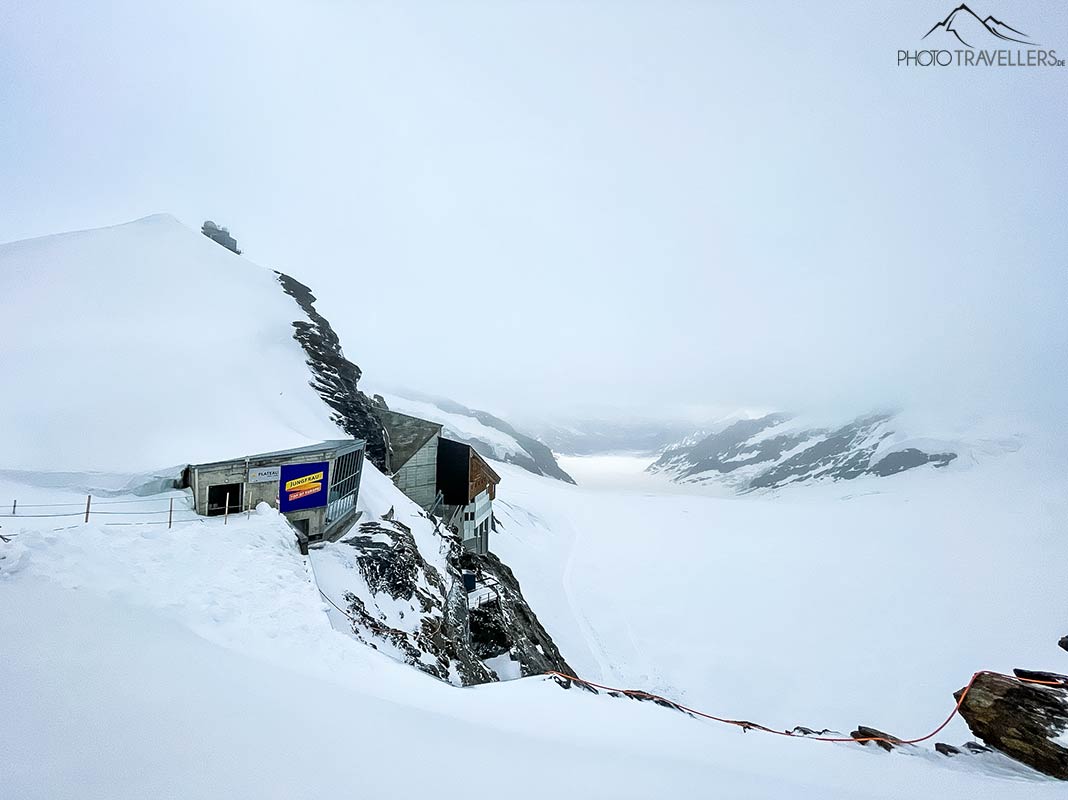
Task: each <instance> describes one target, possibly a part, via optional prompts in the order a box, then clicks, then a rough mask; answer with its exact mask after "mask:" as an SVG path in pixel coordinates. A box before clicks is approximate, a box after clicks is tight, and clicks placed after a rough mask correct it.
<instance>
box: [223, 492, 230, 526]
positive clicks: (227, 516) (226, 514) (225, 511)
mask: <svg viewBox="0 0 1068 800" xmlns="http://www.w3.org/2000/svg"><path fill="white" fill-rule="evenodd" d="M228 519H230V493H229V492H227V493H226V507H225V508H224V509H223V525H225V524H226V521H227V520H228Z"/></svg>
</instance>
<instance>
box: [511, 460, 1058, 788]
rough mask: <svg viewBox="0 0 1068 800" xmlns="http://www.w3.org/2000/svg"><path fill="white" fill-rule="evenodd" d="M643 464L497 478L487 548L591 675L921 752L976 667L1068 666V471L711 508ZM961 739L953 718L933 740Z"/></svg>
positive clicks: (1032, 466) (896, 483)
mask: <svg viewBox="0 0 1068 800" xmlns="http://www.w3.org/2000/svg"><path fill="white" fill-rule="evenodd" d="M576 460H577V459H576ZM592 460H593V461H596V460H598V459H592ZM619 460H620V459H619V458H613V459H611V461H612V464H611V465H610V466H611V468H613V469H618V463H617V462H618V461H619ZM570 463H573V462H570ZM647 463H648V459H645V460H642V459H633V465H632V469H633V472H634V476H635V477H639V476H641V477H642V478H643V480H644V486H643V487H642V488H638V487H637V486H636V485H634V484H633V483H631V482H629V481H626V480H623V479H620V480H618V481H617V482H616V483H617V486H611V485H605V484H603V483H602V484H601V485H600V488H599V489H593V488H583V487H584V486H587V485H589V486H591V487H592V486H594V485H596V484H595V482H593V481H588V482H587V481H584V480H583V477H585V475H586V472H587V470H585V469H583V470H579V469H578V467H575V470H576V474H577V475H579V478H580V486H579V487H578V488H577V489H575V488H569V487H565V486H560V485H555V484H552V483H551V482H547V481H543V480H538V479H534V478H531V477H530V476H528V475H525V474H523V473H522V472H520V471H519V470H515V469H511V468H507V467H506V468H503V470H504V479H505V481H506V482H507V485H508V487H509V492H508V496H507V498H505V499H504V501H503V502H502V501H499V502H498V503H497V506H499V510H498V511H497V513H498V516H499V517H500V521H501V527H500V531H499V532H498V534H497V536H496V537H495V539H494V546H495V548H496V549H497V552H499V553H500V554H501V556H502V558H504V559H506V560H507V561H508V562H509V563H510V564H512V566H513V569H514V570H515V571H516V574H517V576H518V577H519V578H520V579H521V580H522V581H523V585H524V587H525V588H526V594H527V597H528V599H529V600H530V602H531V603H532V604H533V605H535V606H536V607H537V608H538V609H539V615H540V617H541V619H542V621H543V622H544V623H545V624H546V625H547V626H548V627H549V628H550V629H551V630H552V631H553V635H554V638H555V640H556V641H557V643H558V644H559V645H560V647H561V649H562V650H563V651H564V652H565V653H567V656H568V659H569V661H570V662H571V663H572V664H573V665H574V666H575V668H576V669H577V670H579V672H580V673H582V674H584V675H586V676H589V677H590V678H591V679H593V680H597V681H600V682H603V683H606V684H608V685H613V686H620V687H641V688H644V689H647V690H649V691H654V692H659V693H662V694H665V695H667V696H670V697H673V698H676V699H678V700H680V701H682V702H684V703H687V704H688V705H691V706H695V707H697V708H699V709H702V710H705V711H709V712H711V713H714V714H718V715H721V716H725V717H728V718H732V719H748V720H754V721H756V722H760V723H763V724H765V725H770V726H771V727H773V728H776V729H790V728H793V727H794V726H795V725H805V726H808V727H810V728H814V729H816V730H820V729H822V728H825V727H826V728H830V729H834V730H838V731H843V732H848V731H851V730H854V729H855V727H856V726H857V725H859V724H864V725H869V726H874V727H876V728H879V729H881V730H885V731H889V732H891V733H893V734H895V735H897V736H901V737H912V736H917V735H922V734H925V733H927V732H928V731H930V730H932V729H933V728H934V727H935V726H936V725H937V724H938V723H939V722H941V721H942V720H943V719H944V718H945V715H946V714H947V713H948V711H949V710H950V709H951V708H952V707H953V703H954V698H953V694H952V693H953V692H954V691H955V690H957V689H959V688H960V687H961V686H963V685H964V684H965V683H966V682H967V681H968V678H969V677H970V676H971V675H972V673H973V672H975V671H976V670H979V669H995V670H1000V671H1010V670H1011V668H1013V667H1024V668H1031V669H1047V670H1053V671H1057V672H1062V673H1063V672H1065V668H1066V667H1068V656H1066V654H1065V653H1064V652H1063V651H1061V650H1060V649H1059V648H1058V647H1057V641H1058V639H1059V638H1060V637H1061V636H1063V635H1065V633H1068V621H1066V619H1065V615H1064V609H1065V608H1068V584H1066V583H1065V581H1064V580H1063V579H1062V576H1061V573H1062V571H1063V569H1062V565H1063V564H1064V563H1065V562H1066V560H1068V523H1066V522H1065V520H1068V492H1066V491H1065V481H1064V478H1063V474H1064V472H1063V466H1064V465H1063V459H1057V460H1052V459H1051V460H1046V459H1044V458H1037V457H1032V455H1031V454H1029V453H1028V452H1026V451H1020V452H1017V453H1012V454H1003V455H1002V456H1000V457H998V458H995V459H990V460H988V461H985V462H984V463H982V464H980V465H979V467H978V468H975V469H971V470H952V471H947V472H945V473H944V474H940V475H939V476H938V479H937V480H935V479H932V476H931V475H930V474H929V473H926V472H925V471H923V470H914V471H910V472H907V473H904V474H902V475H900V476H898V477H897V478H895V479H894V480H893V481H888V480H884V479H882V478H878V477H876V476H865V477H860V478H857V479H856V480H854V481H850V482H848V483H822V484H816V485H811V486H808V487H806V488H805V490H804V491H798V492H789V493H778V494H773V495H771V494H766V493H759V494H747V495H743V496H738V495H734V494H728V495H724V496H719V497H717V496H712V495H709V494H708V493H707V492H706V491H704V490H703V489H702V487H700V486H693V485H690V486H689V487H686V486H679V485H678V484H674V483H671V482H669V481H668V479H667V478H666V476H663V475H655V474H648V473H643V470H644V467H645V466H646V464H647ZM658 484H659V485H658ZM502 485H504V484H502ZM686 491H688V492H689V493H688V494H687V493H685V492H686ZM754 735H755V734H754ZM970 738H973V737H972V736H971V735H970V733H969V731H968V729H967V727H966V726H965V725H964V723H963V722H961V721H960V720H959V719H957V720H955V721H954V722H953V723H952V724H951V725H950V727H949V728H947V729H946V730H945V731H943V733H942V734H940V735H939V737H938V738H937V739H936V740H935V741H944V742H948V743H952V744H956V745H960V744H961V743H962V742H964V741H966V740H968V739H970ZM933 743H934V742H933V741H931V742H927V743H926V744H925V745H924V746H923V747H921V748H920V751H923V752H926V753H928V754H930V750H929V749H926V748H931V747H932V746H933ZM802 757H807V754H806V755H803V756H802ZM895 757H896V756H895ZM911 766H912V765H902V767H901V768H902V769H907V768H911ZM954 766H960V765H959V764H957V765H954ZM974 766H976V768H980V769H982V768H983V767H981V766H980V765H974ZM998 769H1000V767H998ZM948 780H949V779H940V780H939V781H938V782H933V783H932V784H930V785H929V786H928V787H927V788H926V789H925V790H923V791H919V790H917V791H916V792H915V793H913V794H910V795H909V796H912V797H920V796H931V797H937V796H939V793H940V791H941V790H942V787H943V786H944V785H945V784H944V781H948ZM989 791H990V793H991V794H992V795H994V796H996V795H997V794H998V792H1000V791H1004V792H1006V793H1009V792H1010V791H1011V787H1004V786H1003V787H1001V788H999V789H993V788H992V789H990V790H989ZM1021 792H1022V793H1023V794H1026V792H1025V791H1023V790H1021ZM858 793H861V792H860V790H859V789H858Z"/></svg>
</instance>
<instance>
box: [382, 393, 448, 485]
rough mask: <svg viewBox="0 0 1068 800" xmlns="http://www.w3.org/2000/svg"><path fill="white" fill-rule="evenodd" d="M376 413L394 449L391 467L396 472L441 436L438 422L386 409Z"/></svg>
mask: <svg viewBox="0 0 1068 800" xmlns="http://www.w3.org/2000/svg"><path fill="white" fill-rule="evenodd" d="M375 411H376V412H377V413H378V418H379V419H380V420H381V421H382V425H383V426H384V427H385V429H386V432H387V433H388V434H389V444H390V447H392V448H393V457H392V459H391V460H390V465H389V466H390V469H391V470H393V471H394V472H396V471H397V470H399V469H400V468H401V467H403V466H404V465H405V464H407V463H408V462H409V461H410V460H411V458H412V456H414V455H415V454H416V453H418V452H419V450H420V449H421V448H422V447H423V445H425V444H426V443H427V442H428V441H430V439H432V438H433V437H434V436H440V435H441V425H439V424H438V423H436V422H430V421H429V420H425V419H419V417H412V416H409V415H408V414H401V413H400V412H397V411H390V410H389V409H385V408H376V409H375Z"/></svg>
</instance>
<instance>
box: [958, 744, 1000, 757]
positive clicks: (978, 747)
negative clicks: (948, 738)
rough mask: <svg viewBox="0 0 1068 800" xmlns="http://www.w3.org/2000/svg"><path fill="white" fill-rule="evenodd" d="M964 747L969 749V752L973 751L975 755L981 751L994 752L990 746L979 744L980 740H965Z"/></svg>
mask: <svg viewBox="0 0 1068 800" xmlns="http://www.w3.org/2000/svg"><path fill="white" fill-rule="evenodd" d="M963 747H964V749H965V750H967V751H968V752H969V753H972V754H973V755H978V754H979V753H992V752H994V751H993V750H991V749H990V748H989V747H984V746H983V745H981V744H979V742H965V743H964V745H963Z"/></svg>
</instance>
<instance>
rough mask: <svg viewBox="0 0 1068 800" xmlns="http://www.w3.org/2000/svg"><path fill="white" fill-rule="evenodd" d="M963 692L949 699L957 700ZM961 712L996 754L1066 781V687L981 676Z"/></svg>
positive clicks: (962, 705)
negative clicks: (999, 752)
mask: <svg viewBox="0 0 1068 800" xmlns="http://www.w3.org/2000/svg"><path fill="white" fill-rule="evenodd" d="M963 691H964V690H963V689H961V690H960V691H958V692H956V693H955V695H954V696H955V697H956V698H957V699H958V700H960V697H961V694H962V693H963ZM960 714H961V716H962V717H964V719H965V721H966V722H967V723H968V727H970V728H971V729H972V732H973V733H974V734H975V735H976V736H978V737H979V738H980V739H982V740H983V741H984V742H986V744H988V745H990V746H991V747H993V748H994V749H995V750H1000V751H1001V752H1002V753H1004V754H1005V755H1007V756H1009V757H1011V758H1014V759H1016V760H1017V761H1020V762H1022V763H1024V764H1027V765H1028V766H1029V767H1032V768H1033V769H1036V770H1038V771H1039V772H1043V773H1045V774H1046V775H1051V776H1053V777H1054V778H1060V779H1061V780H1068V736H1066V734H1068V688H1062V687H1057V686H1042V685H1039V684H1034V683H1024V682H1021V681H1017V680H1013V679H1012V678H1008V677H1004V676H1002V675H994V674H991V673H982V674H980V675H979V676H977V677H976V679H975V681H974V682H973V683H972V687H971V689H969V690H968V694H967V696H966V697H965V698H964V702H963V703H962V704H961V707H960Z"/></svg>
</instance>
